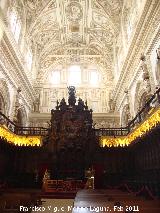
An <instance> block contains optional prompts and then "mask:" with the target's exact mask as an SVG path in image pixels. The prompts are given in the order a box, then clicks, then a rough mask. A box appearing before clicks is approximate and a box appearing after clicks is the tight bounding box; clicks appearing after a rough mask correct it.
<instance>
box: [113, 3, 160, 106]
mask: <svg viewBox="0 0 160 213" xmlns="http://www.w3.org/2000/svg"><path fill="white" fill-rule="evenodd" d="M159 13H160V2H159V1H158V0H155V1H149V0H147V1H146V4H145V7H144V11H143V13H142V16H141V17H140V20H139V22H138V24H137V26H136V30H135V33H134V36H133V38H132V40H131V43H130V46H129V49H128V53H127V56H126V57H125V61H124V63H123V66H122V69H121V74H120V77H119V81H118V83H117V86H116V88H115V96H114V100H115V101H116V107H117V109H119V103H120V102H121V97H123V92H124V90H125V88H128V87H129V86H130V84H131V83H132V84H133V82H136V79H137V76H139V74H140V72H141V71H140V69H139V70H138V72H137V75H136V76H134V78H133V75H134V73H135V69H136V68H137V67H138V66H139V64H140V56H141V54H142V53H143V52H144V53H146V56H147V58H149V55H150V53H151V51H152V48H154V46H155V43H156V41H158V40H159V39H160V32H159V31H158V32H157V29H159V23H160V22H159V21H160V17H159ZM147 65H148V67H149V73H150V77H151V78H153V77H152V73H151V70H150V66H151V65H150V62H149V60H148V59H147ZM128 79H131V80H130V81H128ZM151 86H152V92H153V89H154V85H153V81H152V82H151Z"/></svg>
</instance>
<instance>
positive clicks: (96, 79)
mask: <svg viewBox="0 0 160 213" xmlns="http://www.w3.org/2000/svg"><path fill="white" fill-rule="evenodd" d="M98 82H99V76H98V72H97V71H96V70H92V71H91V72H90V84H91V85H92V86H97V85H98Z"/></svg>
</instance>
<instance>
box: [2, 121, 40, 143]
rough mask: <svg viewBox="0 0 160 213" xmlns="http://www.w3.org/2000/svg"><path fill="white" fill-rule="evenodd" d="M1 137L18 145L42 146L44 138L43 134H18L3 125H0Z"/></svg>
mask: <svg viewBox="0 0 160 213" xmlns="http://www.w3.org/2000/svg"><path fill="white" fill-rule="evenodd" d="M0 137H2V138H4V139H6V140H7V142H9V143H12V144H15V145H17V146H40V145H41V140H42V137H41V136H25V135H16V134H14V133H12V132H11V131H10V130H8V129H7V128H6V127H5V126H2V125H0Z"/></svg>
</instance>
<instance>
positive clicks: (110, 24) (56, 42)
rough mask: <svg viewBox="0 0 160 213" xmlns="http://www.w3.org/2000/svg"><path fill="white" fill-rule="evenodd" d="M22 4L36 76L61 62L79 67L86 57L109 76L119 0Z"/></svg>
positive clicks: (30, 0)
mask: <svg viewBox="0 0 160 213" xmlns="http://www.w3.org/2000/svg"><path fill="white" fill-rule="evenodd" d="M22 1H23V3H24V5H25V9H26V17H27V20H26V24H27V36H28V37H29V38H30V40H31V41H32V48H34V53H35V54H36V61H37V64H39V67H37V70H39V72H38V73H41V74H40V76H43V73H46V70H48V69H50V68H51V67H53V66H54V63H57V61H61V59H63V61H65V63H68V64H69V63H76V62H77V63H80V64H83V63H84V62H85V63H86V59H87V61H89V60H90V58H92V61H94V63H97V64H98V63H100V65H101V66H102V65H103V66H104V70H105V71H106V72H107V75H106V76H107V77H108V75H111V76H112V74H113V73H112V68H113V45H114V44H115V41H116V38H117V36H118V33H119V25H120V18H119V17H120V14H121V8H122V2H121V1H122V0H112V1H111V0H101V1H99V0H22ZM106 61H107V63H106ZM105 66H106V67H105Z"/></svg>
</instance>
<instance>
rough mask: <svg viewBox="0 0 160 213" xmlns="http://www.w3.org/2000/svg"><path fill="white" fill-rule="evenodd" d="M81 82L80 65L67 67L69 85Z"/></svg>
mask: <svg viewBox="0 0 160 213" xmlns="http://www.w3.org/2000/svg"><path fill="white" fill-rule="evenodd" d="M80 83H81V68H80V66H77V65H73V66H71V67H70V68H69V78H68V84H69V85H73V86H74V85H79V84H80Z"/></svg>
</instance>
